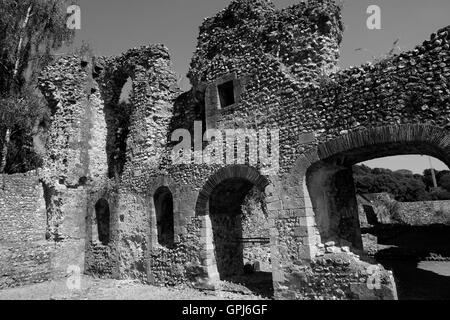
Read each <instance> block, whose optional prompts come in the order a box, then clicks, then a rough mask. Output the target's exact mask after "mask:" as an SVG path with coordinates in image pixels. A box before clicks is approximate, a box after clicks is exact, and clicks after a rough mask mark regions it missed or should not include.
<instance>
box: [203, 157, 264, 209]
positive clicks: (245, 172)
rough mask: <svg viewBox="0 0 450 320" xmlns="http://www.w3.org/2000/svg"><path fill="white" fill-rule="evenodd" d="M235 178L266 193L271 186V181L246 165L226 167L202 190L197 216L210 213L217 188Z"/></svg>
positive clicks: (207, 182)
mask: <svg viewBox="0 0 450 320" xmlns="http://www.w3.org/2000/svg"><path fill="white" fill-rule="evenodd" d="M235 178H241V179H243V180H247V181H249V182H251V183H252V184H253V185H255V186H256V187H257V188H259V189H260V190H261V191H264V189H265V188H266V187H267V186H268V185H269V180H268V179H267V178H266V177H264V176H263V175H261V174H260V173H259V172H258V170H256V169H255V168H252V167H249V166H245V165H232V166H227V167H224V168H222V169H220V170H218V171H217V172H216V173H215V174H213V175H212V176H211V177H210V178H209V179H208V180H207V181H206V183H205V184H204V186H203V188H202V189H201V190H200V192H199V194H198V199H197V203H196V207H195V213H196V215H197V216H203V215H205V214H207V213H208V208H207V207H208V200H209V197H210V195H211V193H212V192H213V190H214V188H215V187H216V186H218V185H219V184H220V183H222V182H223V181H225V180H227V179H235Z"/></svg>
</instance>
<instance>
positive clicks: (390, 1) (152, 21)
mask: <svg viewBox="0 0 450 320" xmlns="http://www.w3.org/2000/svg"><path fill="white" fill-rule="evenodd" d="M272 2H273V3H274V4H275V6H276V7H278V8H284V7H287V6H290V5H293V4H295V3H298V2H300V0H272ZM229 3H230V0H162V1H161V0H126V1H124V0H79V1H78V4H79V6H80V8H81V29H80V30H77V31H76V40H75V42H74V44H73V46H74V47H77V46H78V47H79V46H80V45H81V43H82V42H83V41H84V42H87V43H89V44H90V45H91V47H92V48H93V49H94V52H95V54H97V55H116V54H120V53H122V52H124V51H126V50H128V49H129V48H133V47H138V46H141V45H148V44H153V43H163V44H165V45H166V46H167V47H168V48H169V51H170V53H171V57H172V63H173V68H174V70H175V72H176V73H177V74H178V75H179V76H180V85H181V87H182V88H184V89H188V88H189V82H188V80H187V79H186V77H185V75H186V73H187V71H188V68H189V62H190V59H191V57H192V54H193V52H194V51H195V46H196V42H197V40H196V39H197V36H198V28H199V26H200V24H201V23H202V21H203V19H204V18H206V17H210V16H213V15H215V14H216V13H217V12H218V11H220V10H222V9H223V8H225V7H226V6H227V5H228V4H229ZM343 4H344V7H343V22H344V25H345V31H344V40H343V42H342V45H341V60H340V67H341V68H348V67H350V66H358V65H361V64H363V63H365V62H367V61H373V60H374V59H376V58H379V57H382V56H383V55H385V54H386V53H388V52H389V51H390V50H391V49H392V48H393V47H394V42H395V41H396V40H398V43H397V44H396V46H395V47H399V48H398V49H400V50H402V51H403V50H410V49H413V48H414V47H415V46H416V45H418V44H420V43H422V42H423V41H424V40H426V39H428V38H429V36H430V35H431V34H432V33H433V32H436V31H437V30H438V29H440V28H442V27H445V26H447V25H450V0H426V1H425V0H343ZM369 5H378V6H379V7H380V9H381V29H380V30H369V29H368V28H367V26H366V21H367V19H368V17H369V14H368V13H367V12H366V11H367V8H368V7H369ZM405 157H407V158H405ZM428 163H429V162H428V160H427V157H419V156H416V157H412V156H401V157H394V158H390V159H388V160H380V159H379V160H377V161H375V162H374V161H370V162H368V165H369V166H380V167H388V168H391V167H392V168H394V167H395V168H397V167H398V166H400V167H398V168H399V169H400V168H405V169H409V170H412V171H414V172H422V171H423V169H425V168H427V167H429V164H428ZM433 165H435V166H436V169H440V170H441V169H444V168H445V169H446V168H447V167H446V166H445V165H444V164H443V163H442V162H440V161H439V160H437V159H435V160H433Z"/></svg>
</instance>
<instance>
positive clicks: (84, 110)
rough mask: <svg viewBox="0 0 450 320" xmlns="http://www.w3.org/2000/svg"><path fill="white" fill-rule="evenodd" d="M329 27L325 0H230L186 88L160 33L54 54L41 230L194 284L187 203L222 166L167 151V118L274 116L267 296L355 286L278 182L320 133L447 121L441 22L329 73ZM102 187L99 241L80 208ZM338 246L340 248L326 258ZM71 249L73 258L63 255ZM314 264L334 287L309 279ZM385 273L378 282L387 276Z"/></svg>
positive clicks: (316, 275)
mask: <svg viewBox="0 0 450 320" xmlns="http://www.w3.org/2000/svg"><path fill="white" fill-rule="evenodd" d="M249 34H251V35H252V37H248V35H249ZM341 38H342V24H341V21H340V10H339V7H337V6H336V5H335V4H334V3H333V2H332V1H323V2H318V1H309V3H308V4H305V3H301V4H298V5H295V6H292V7H290V8H288V9H284V10H275V9H274V8H273V6H272V5H271V4H270V3H269V2H267V1H263V0H258V1H256V0H254V1H250V0H248V1H241V2H236V1H233V2H232V4H231V5H230V6H229V7H228V8H227V9H225V10H223V11H222V12H221V13H219V14H218V15H217V16H216V17H214V18H210V19H207V20H205V22H204V24H203V25H202V27H201V28H200V36H199V43H198V48H197V51H196V53H195V54H194V58H193V60H192V63H191V69H190V72H189V77H190V79H191V82H192V84H193V89H192V90H191V91H190V92H187V93H183V94H181V93H180V92H179V89H178V88H177V86H176V78H175V76H174V74H173V72H172V71H170V60H169V55H168V53H167V49H165V48H164V47H162V46H150V47H144V48H140V49H132V50H130V51H128V52H127V53H125V54H124V55H122V56H120V57H111V58H103V57H98V58H95V59H93V60H91V59H84V58H83V57H77V56H73V57H64V58H62V59H60V60H59V61H58V62H57V63H56V64H54V65H52V66H50V67H49V68H48V69H47V70H46V72H45V73H44V74H43V76H42V78H41V89H42V91H43V92H44V93H45V95H46V97H47V99H48V101H49V103H50V105H51V107H52V110H53V118H52V120H53V121H52V128H51V130H50V137H49V140H48V144H47V147H48V154H47V156H46V159H45V170H44V172H43V173H42V174H41V180H42V181H43V183H44V190H46V191H45V192H46V199H47V219H48V223H47V231H46V232H47V233H48V234H49V235H50V238H51V239H52V240H54V241H56V242H57V243H58V244H59V245H60V246H67V247H68V248H72V249H70V250H67V254H68V255H69V256H72V261H71V262H72V263H77V264H79V265H82V266H83V267H84V266H85V270H86V271H87V272H89V273H94V274H99V275H103V276H112V277H118V278H138V279H141V280H143V281H149V282H150V283H154V284H179V283H197V284H198V283H199V282H201V281H202V279H204V278H205V277H206V278H207V277H208V276H211V271H210V270H209V267H210V266H208V265H206V266H205V264H204V262H205V259H207V257H206V256H205V254H206V255H208V253H207V252H208V248H206V249H205V248H204V243H205V239H208V237H211V235H210V234H208V232H206V233H205V230H208V228H210V226H209V223H210V222H208V221H207V220H205V219H204V217H203V216H202V213H203V212H199V211H198V210H203V209H201V208H200V209H199V207H198V202H199V198H201V197H202V194H203V192H204V190H205V186H207V188H209V186H208V183H209V182H207V181H208V179H209V178H210V177H212V176H213V175H214V174H215V173H217V172H219V171H220V169H221V168H222V167H223V166H221V165H214V166H206V165H194V164H192V165H181V166H180V165H172V163H171V159H170V151H171V150H172V147H173V143H168V140H169V138H170V134H171V132H173V130H174V129H179V128H187V129H189V130H190V131H191V133H193V122H194V120H200V121H201V120H203V122H204V124H205V126H206V128H218V129H223V128H249V129H257V128H261V127H267V128H268V129H270V128H274V129H280V147H281V149H280V161H281V163H280V165H281V171H280V175H279V176H270V177H268V180H269V182H270V184H269V186H268V187H267V188H266V196H267V198H266V205H267V210H268V213H269V217H270V218H269V219H268V220H269V221H268V225H269V229H271V230H272V231H275V232H274V233H273V232H272V234H271V236H270V238H271V239H270V241H271V259H272V265H273V266H274V270H276V271H275V272H274V284H277V286H276V288H275V289H276V292H277V294H278V295H277V297H285V298H312V297H315V296H320V295H322V293H323V294H324V296H327V297H328V298H333V297H335V298H352V297H354V296H355V290H354V288H353V289H352V288H350V287H351V286H350V283H349V282H348V281H350V282H352V281H353V280H351V279H350V278H348V279H347V280H345V281H344V282H342V283H341V282H339V281H338V283H336V281H337V280H336V279H337V277H334V275H343V278H345V275H350V274H351V273H353V272H354V268H356V269H358V268H360V265H361V264H362V262H360V261H359V260H358V259H357V257H354V256H352V255H351V254H346V252H345V251H346V249H345V248H344V251H343V250H342V249H340V248H339V247H338V246H333V245H329V246H328V247H327V248H331V249H328V250H327V248H326V247H325V246H324V245H322V244H321V243H320V242H321V241H320V238H319V237H316V235H317V233H318V231H317V226H316V225H315V223H314V222H311V221H310V220H311V219H310V218H306V219H305V218H300V217H298V216H295V215H293V213H294V212H295V210H296V208H298V205H299V204H298V203H297V200H296V199H295V197H296V195H294V194H291V193H290V192H291V191H290V190H291V189H292V188H298V186H304V185H305V183H306V182H305V178H304V177H302V176H297V177H295V178H293V177H294V174H297V173H299V172H297V171H294V172H292V171H291V170H293V169H292V168H293V165H294V162H295V161H297V162H296V163H298V159H299V158H302V157H303V156H304V155H305V154H306V155H308V154H309V152H311V150H316V147H317V146H318V144H319V142H326V141H328V140H330V139H332V138H335V137H339V136H340V135H345V134H346V133H348V132H351V131H355V130H356V131H358V130H360V129H364V128H367V127H372V126H379V125H386V124H392V125H397V124H414V123H429V124H433V125H436V126H446V125H447V122H448V117H447V114H448V111H449V110H448V108H450V104H449V103H448V102H449V99H450V91H449V89H450V88H449V87H448V79H449V77H450V55H449V42H450V29H449V28H446V29H442V30H440V31H439V32H437V33H436V34H434V35H433V36H432V38H431V40H430V41H426V42H425V43H424V44H423V45H421V46H418V47H417V48H416V49H414V50H413V51H410V52H406V53H402V54H400V55H397V56H394V57H391V58H389V59H387V60H384V61H382V62H380V63H378V64H376V65H369V64H368V65H364V66H362V67H359V68H352V69H349V70H344V71H340V72H337V73H333V72H334V71H336V65H337V60H338V57H339V53H338V52H339V51H338V49H339V43H340V41H341ZM217 52H220V53H221V54H220V55H216V53H217ZM127 78H131V80H132V83H133V88H132V95H131V103H130V104H129V105H128V106H126V108H127V109H126V110H127V111H126V112H123V111H121V110H122V109H120V108H121V107H123V106H122V105H121V107H118V106H119V105H120V104H119V97H120V91H121V88H122V87H123V85H124V83H125V82H126V79H127ZM230 79H231V80H233V83H234V89H235V90H236V91H237V98H238V99H237V103H236V104H234V105H233V106H232V108H229V109H221V110H218V108H217V106H218V103H219V102H218V100H217V92H216V88H217V85H218V84H220V83H222V82H223V81H227V80H230ZM419 95H420V96H419ZM127 114H129V115H128V116H127ZM114 119H116V120H114ZM105 146H106V147H105ZM319 151H320V155H321V159H324V158H326V157H327V155H332V154H333V152H332V151H333V150H330V149H324V148H323V147H322V146H321V147H319ZM431 151H433V150H431ZM433 152H434V151H433ZM434 155H435V156H437V157H438V158H439V157H440V156H441V155H440V154H439V153H436V154H434ZM256 167H258V165H257V166H256ZM294 170H298V169H294ZM305 171H306V169H305ZM161 186H167V187H168V188H169V189H170V191H171V192H172V196H173V202H174V203H173V207H174V208H173V209H174V231H175V232H174V234H175V245H174V247H172V248H164V247H161V246H160V245H159V244H158V239H157V237H156V221H155V206H154V203H153V199H152V197H153V195H154V193H155V192H156V190H157V188H159V187H161ZM207 188H206V189H207ZM301 196H302V197H303V196H304V194H302V195H301ZM101 198H103V199H106V200H107V201H108V203H109V206H110V214H111V222H110V223H111V234H110V242H109V244H108V245H106V246H105V245H103V244H101V243H98V241H95V239H94V238H95V235H94V232H93V231H92V230H93V229H95V226H96V221H95V210H94V209H93V208H94V207H95V204H96V202H97V201H98V200H99V199H101ZM300 201H303V200H301V199H300ZM86 213H87V220H86V222H85V221H84V217H85V216H86ZM80 217H82V218H83V219H81V218H80ZM81 220H83V221H81ZM73 226H77V228H74V227H73ZM315 230H316V231H315ZM258 233H259V232H258ZM303 246H310V247H314V246H316V248H315V250H314V251H313V255H315V254H316V253H317V255H318V257H317V258H315V257H313V260H312V263H311V264H307V263H306V264H304V265H303V266H301V267H299V266H298V265H295V264H288V265H284V266H283V267H281V264H280V261H291V259H290V258H289V257H296V259H295V260H296V261H300V260H301V259H302V258H300V257H303V255H304V253H302V252H301V250H302V249H301V248H302V247H303ZM205 250H206V251H205ZM205 252H206V253H205ZM307 255H308V254H307ZM323 255H324V256H323ZM341 255H344V256H345V257H347V256H348V257H350V258H349V259H350V260H351V261H353V262H350V263H347V262H348V261H347V262H344V263H337V267H336V263H335V262H336V261H341V262H342V259H341V258H340V256H341ZM75 256H78V257H82V258H79V260H78V261H74V260H73V257H75ZM58 257H62V256H61V255H58ZM80 259H81V260H80ZM69 260H71V259H69ZM344 260H345V259H344ZM358 261H359V262H358ZM291 262H292V261H291ZM291 262H290V263H291ZM321 264H322V265H323V266H321ZM358 266H359V267H358ZM359 276H360V277H361V279H362V280H361V279H360V280H361V282H362V281H363V280H366V279H367V277H368V275H367V274H363V272H360V275H359ZM322 278H326V279H328V280H327V281H331V282H332V283H333V286H332V288H333V289H329V288H330V287H329V286H328V285H323V286H322V285H319V283H324V282H321V280H320V279H322ZM387 278H389V276H387ZM349 279H350V280H349ZM354 280H355V279H354ZM302 281H303V282H305V281H306V282H308V283H313V285H312V286H311V287H310V289H308V290H309V291H308V290H306V289H305V287H306V286H303V285H302V286H301V287H297V286H299V284H301V283H303V282H302ZM346 281H347V282H346ZM389 281H390V280H389V279H388V280H386V286H387V287H386V288H392V284H390V283H389ZM331 282H330V283H331ZM325 283H328V282H325ZM305 290H306V291H305ZM330 290H331V291H330ZM364 294H366V293H364ZM372 294H373V293H372ZM376 294H378V295H380V293H376ZM381 295H382V294H381ZM378 297H380V296H378Z"/></svg>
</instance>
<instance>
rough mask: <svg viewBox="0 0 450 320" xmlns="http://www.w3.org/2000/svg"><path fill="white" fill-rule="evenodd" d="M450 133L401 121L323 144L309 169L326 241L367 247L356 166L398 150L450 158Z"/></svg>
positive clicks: (308, 178) (312, 196)
mask: <svg viewBox="0 0 450 320" xmlns="http://www.w3.org/2000/svg"><path fill="white" fill-rule="evenodd" d="M449 150H450V136H447V133H446V132H445V131H444V130H442V129H441V128H438V127H434V126H427V125H398V126H386V127H378V128H372V129H368V130H360V131H356V132H352V133H349V134H347V135H344V136H340V137H339V138H336V139H333V140H330V141H328V142H326V143H323V144H320V145H319V146H318V149H317V155H318V158H319V160H318V161H316V162H314V163H312V164H311V165H309V166H308V168H307V170H306V174H305V180H306V186H307V190H305V191H306V192H307V194H308V195H309V198H310V199H311V202H312V206H313V210H314V214H315V222H316V225H317V229H318V232H319V234H320V239H321V241H322V242H323V243H325V242H327V241H334V242H336V243H338V244H341V245H348V246H351V247H353V248H355V249H362V242H361V235H360V229H359V219H358V209H357V201H356V193H355V188H354V181H353V173H352V166H353V165H355V164H357V163H360V162H364V161H367V160H371V159H375V158H381V157H386V156H393V155H407V154H425V155H429V156H433V157H435V158H437V159H440V160H441V161H443V162H444V163H446V164H447V165H448V163H450V161H449V160H450V157H449V154H448V152H449Z"/></svg>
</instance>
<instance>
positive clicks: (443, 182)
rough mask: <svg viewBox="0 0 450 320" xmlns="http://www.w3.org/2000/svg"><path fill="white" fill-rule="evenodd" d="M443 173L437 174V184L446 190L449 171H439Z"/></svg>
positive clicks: (448, 185) (448, 184)
mask: <svg viewBox="0 0 450 320" xmlns="http://www.w3.org/2000/svg"><path fill="white" fill-rule="evenodd" d="M442 172H443V173H444V174H439V175H438V185H439V186H440V187H442V188H444V189H445V190H447V191H450V171H447V170H445V171H441V172H439V173H442Z"/></svg>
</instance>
